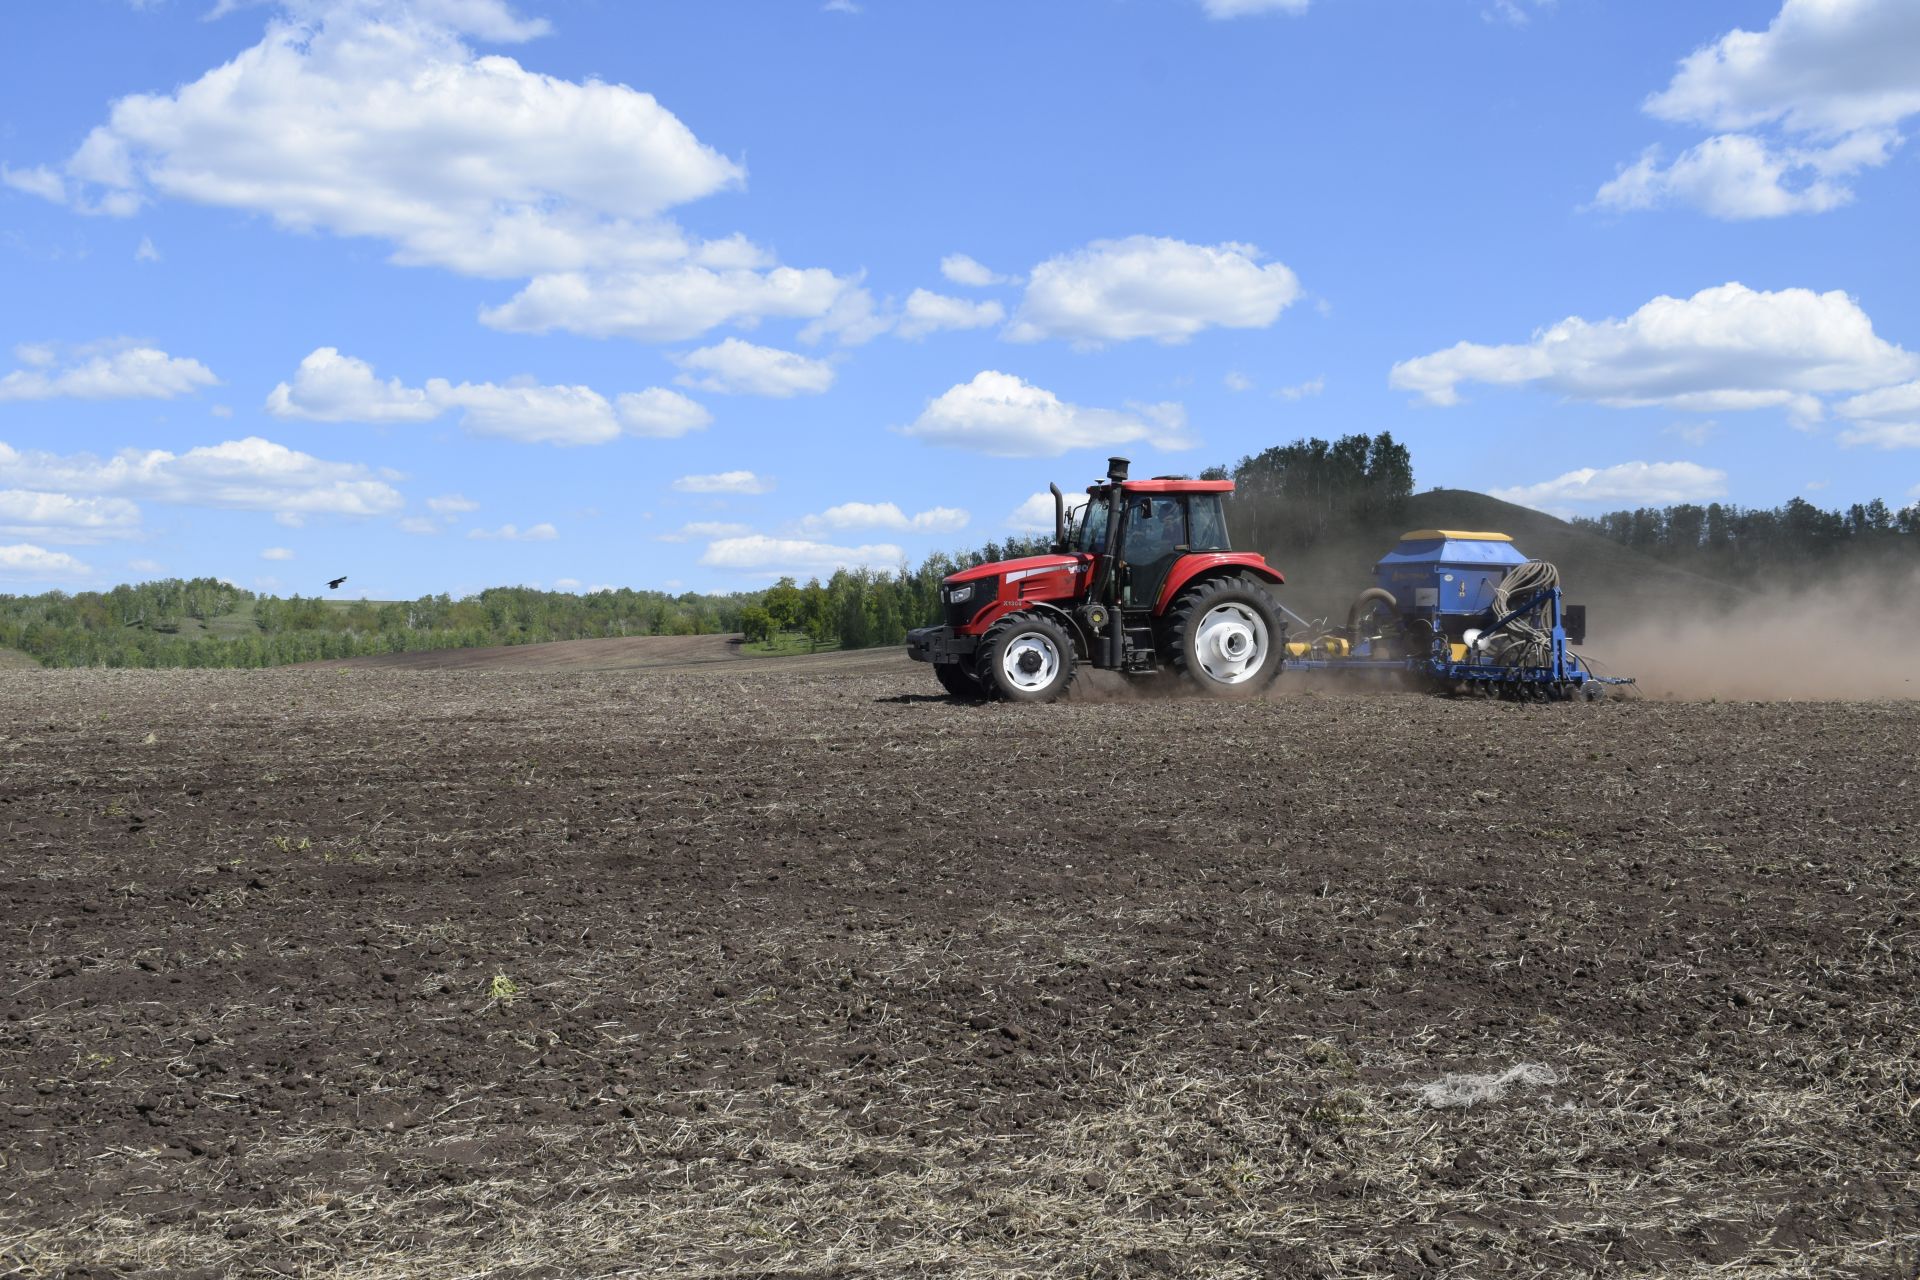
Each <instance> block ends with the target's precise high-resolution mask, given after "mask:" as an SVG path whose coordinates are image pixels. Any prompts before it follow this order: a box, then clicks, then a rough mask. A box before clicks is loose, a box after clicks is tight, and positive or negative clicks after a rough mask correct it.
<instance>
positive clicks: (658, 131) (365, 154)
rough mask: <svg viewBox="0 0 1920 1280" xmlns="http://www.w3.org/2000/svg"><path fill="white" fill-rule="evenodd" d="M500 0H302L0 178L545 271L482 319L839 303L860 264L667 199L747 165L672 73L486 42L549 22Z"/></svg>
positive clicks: (415, 253) (407, 258)
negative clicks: (776, 259) (561, 67)
mask: <svg viewBox="0 0 1920 1280" xmlns="http://www.w3.org/2000/svg"><path fill="white" fill-rule="evenodd" d="M545 29H546V25H545V23H544V22H541V21H527V20H522V19H520V18H517V17H516V16H514V14H513V12H512V10H511V9H510V8H508V7H507V6H506V5H504V4H501V3H498V2H497V0H409V2H407V3H401V2H400V0H290V2H289V3H288V4H286V5H285V6H284V11H283V13H282V16H280V17H277V18H276V19H274V20H273V21H272V22H271V23H270V25H269V26H268V28H267V32H266V35H265V37H264V38H263V39H262V40H261V41H260V43H258V44H256V45H254V46H253V47H252V48H249V49H246V50H244V51H243V52H241V53H240V54H239V55H237V56H236V57H235V58H233V60H232V61H230V62H227V63H225V64H224V65H222V66H219V67H216V68H214V69H212V70H210V71H208V72H206V73H205V74H204V75H202V76H201V77H200V78H198V79H197V80H194V81H192V82H191V83H189V84H186V85H184V86H183V87H181V88H179V89H178V90H176V91H175V92H174V93H172V94H134V95H130V96H128V97H125V98H121V99H119V100H118V101H116V102H115V103H113V105H112V107H111V108H110V110H109V112H108V118H107V121H106V123H104V124H102V125H100V126H99V127H97V128H95V129H94V130H93V131H92V132H91V133H90V134H89V135H88V136H87V138H86V140H85V141H84V142H83V143H82V144H81V146H80V147H79V148H78V149H77V150H76V151H75V152H74V153H73V155H72V156H71V157H70V158H69V159H68V160H67V161H66V162H65V164H64V166H63V171H62V172H55V171H54V170H53V169H51V168H48V167H46V166H40V167H37V168H33V169H28V170H13V169H6V170H0V181H5V182H6V183H7V184H8V185H11V186H14V187H16V188H18V189H20V190H23V191H28V192H31V193H32V194H35V195H39V196H42V197H44V198H46V199H50V200H55V201H57V202H60V203H64V204H67V205H69V206H70V207H72V208H74V209H76V210H78V211H81V212H85V213H106V214H119V215H127V214H131V213H134V212H136V211H137V210H138V209H139V208H140V207H141V206H142V204H144V203H146V202H147V201H148V200H150V199H152V198H155V197H166V198H173V199H180V200H190V201H195V202H198V203H202V204H208V205H215V206H219V207H223V208H230V209H240V210H245V211H248V212H254V213H260V214H264V215H266V216H268V217H271V218H272V219H273V220H274V221H275V222H276V223H277V224H278V225H280V226H282V227H284V228H287V229H289V230H292V231H299V232H307V231H324V232H329V233H332V234H335V235H340V236H352V237H370V238H373V239H377V240H381V241H384V242H386V243H387V244H389V245H391V246H392V258H393V261H395V262H397V263H401V264H405V265H432V266H438V267H442V268H445V269H448V270H451V271H456V272H459V273H461V274H464V275H473V276H484V277H491V278H499V279H513V278H526V277H531V280H530V281H529V283H528V284H527V285H526V286H525V287H524V288H523V289H522V290H521V291H520V292H519V293H518V294H517V295H516V296H514V297H513V298H512V299H511V300H509V301H508V302H506V303H504V304H503V305H500V306H497V307H493V308H489V309H487V310H485V311H484V312H483V313H482V319H483V320H484V321H485V322H486V323H488V324H492V325H495V326H497V327H499V328H503V329H510V330H516V331H532V332H543V331H545V330H548V329H555V328H560V329H570V330H573V331H576V332H581V333H588V334H599V335H604V334H612V333H621V334H626V335H629V336H633V337H639V338H645V339H652V340H669V339H671V340H678V339H684V338H689V337H693V336H695V335H697V334H699V333H702V332H704V331H705V330H706V329H707V328H710V327H712V326H713V325H715V324H719V323H723V322H726V321H737V322H740V323H752V322H753V321H754V320H756V319H758V318H759V317H761V316H767V315H803V316H815V315H819V314H821V313H823V312H824V311H825V310H826V309H827V308H828V307H829V306H830V305H831V304H832V302H833V300H834V298H835V297H836V296H837V295H838V293H839V292H840V290H842V289H843V288H846V287H848V286H849V282H847V281H843V280H840V279H838V278H836V277H835V276H833V275H832V274H831V273H830V272H826V271H817V270H814V271H795V270H793V269H791V268H784V267H782V268H778V269H771V270H769V269H768V268H772V267H773V264H772V263H771V262H770V261H769V260H768V258H767V255H766V254H764V253H763V252H762V251H760V250H758V249H754V248H753V247H752V246H749V245H746V244H745V242H744V241H741V240H740V239H739V238H738V237H730V238H727V239H722V240H719V241H711V242H696V241H694V240H691V239H689V237H688V236H687V235H686V234H685V233H684V232H683V231H682V230H681V228H680V227H679V226H677V225H676V224H675V223H674V222H673V221H672V220H671V219H670V218H668V217H667V216H666V214H667V211H668V210H670V209H672V208H674V207H676V206H679V205H682V204H686V203H688V202H690V201H694V200H698V199H701V198H703V197H706V196H708V195H711V194H714V193H715V192H719V191H723V190H727V189H730V188H738V187H740V186H742V185H743V184H744V182H745V177H746V172H745V169H744V167H743V166H742V165H740V164H739V163H737V162H736V161H734V160H731V159H729V158H728V157H726V156H724V155H722V154H720V153H719V152H717V151H715V150H714V149H713V148H711V147H708V146H706V145H705V144H703V143H702V142H701V141H700V140H699V139H698V138H697V137H695V136H694V134H693V132H692V131H691V130H689V129H688V128H687V126H686V125H685V124H684V123H683V122H682V121H681V120H680V119H679V118H678V117H676V116H675V115H674V114H673V112H672V111H670V110H668V109H667V108H666V107H665V106H663V105H662V104H661V103H660V102H658V101H657V100H656V99H655V98H654V97H653V96H652V95H651V94H648V93H644V92H641V91H639V90H636V89H633V88H630V87H628V86H626V85H623V84H611V83H607V82H605V81H601V80H585V81H571V80H565V79H561V78H559V77H557V76H550V75H544V74H541V73H539V72H536V71H532V70H529V69H527V68H525V67H523V66H522V65H521V64H520V63H519V62H517V61H516V60H514V59H513V58H511V57H507V56H503V55H498V54H494V55H489V56H480V55H478V54H476V53H475V51H474V50H473V49H472V48H470V47H469V46H468V44H467V43H466V41H465V40H464V39H463V37H474V38H477V39H479V40H483V41H493V42H505V41H519V40H524V39H527V38H529V33H533V32H538V31H544V30H545Z"/></svg>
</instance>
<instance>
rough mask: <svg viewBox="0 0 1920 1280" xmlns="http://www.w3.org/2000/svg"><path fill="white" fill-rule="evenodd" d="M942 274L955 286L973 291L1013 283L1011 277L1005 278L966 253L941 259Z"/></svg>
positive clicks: (952, 254) (951, 254)
mask: <svg viewBox="0 0 1920 1280" xmlns="http://www.w3.org/2000/svg"><path fill="white" fill-rule="evenodd" d="M940 274H941V275H943V276H945V277H946V278H947V279H949V280H951V281H953V282H954V283H955V284H963V285H966V286H968V287H969V288H973V289H984V288H986V287H987V286H989V285H996V284H1011V283H1013V278H1012V277H1011V276H1003V275H1001V274H1000V273H999V272H997V271H995V270H993V269H992V268H991V267H987V266H984V265H982V264H981V263H978V262H975V261H974V260H973V259H972V258H969V257H968V256H967V255H966V254H964V253H950V254H948V255H947V256H946V257H944V258H942V259H940Z"/></svg>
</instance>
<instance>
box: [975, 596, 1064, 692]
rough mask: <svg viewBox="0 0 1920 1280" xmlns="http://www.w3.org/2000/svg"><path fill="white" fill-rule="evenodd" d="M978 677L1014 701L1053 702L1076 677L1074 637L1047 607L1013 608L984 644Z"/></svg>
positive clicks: (988, 689)
mask: <svg viewBox="0 0 1920 1280" xmlns="http://www.w3.org/2000/svg"><path fill="white" fill-rule="evenodd" d="M979 672H980V675H979V679H980V682H981V684H982V685H984V686H985V689H986V691H987V692H988V693H992V694H996V695H998V696H999V697H1002V698H1005V699H1007V700H1008V701H1009V702H1052V701H1053V700H1054V699H1055V698H1058V697H1061V696H1062V695H1064V694H1065V693H1066V691H1067V687H1068V686H1069V685H1071V684H1072V683H1073V676H1074V660H1073V638H1072V637H1071V636H1069V635H1068V634H1067V632H1066V628H1064V627H1062V626H1061V625H1060V624H1059V623H1057V622H1055V621H1054V620H1053V619H1052V618H1049V617H1047V616H1046V615H1045V614H1042V613H1010V614H1008V615H1007V616H1006V617H1004V618H1002V619H1000V621H998V622H996V623H994V624H993V626H992V627H990V628H988V630H987V634H986V636H985V637H984V638H983V639H982V641H981V644H980V657H979Z"/></svg>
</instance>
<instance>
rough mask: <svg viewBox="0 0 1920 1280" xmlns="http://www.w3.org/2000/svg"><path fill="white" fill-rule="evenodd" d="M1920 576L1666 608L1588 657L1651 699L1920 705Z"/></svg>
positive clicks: (1602, 637) (1595, 639) (1593, 641)
mask: <svg viewBox="0 0 1920 1280" xmlns="http://www.w3.org/2000/svg"><path fill="white" fill-rule="evenodd" d="M1917 648H1920V570H1907V571H1905V572H1895V571H1888V572H1884V573H1856V574H1852V575H1850V576H1848V577H1846V578H1843V579H1837V580H1834V581H1830V582H1827V583H1824V584H1820V585H1815V586H1811V587H1797V588H1793V589H1782V590H1779V591H1773V592H1766V593H1761V594H1755V595H1754V596H1752V597H1751V598H1749V599H1748V600H1746V601H1744V602H1742V603H1740V604H1738V605H1736V606H1734V607H1733V608H1732V609H1728V610H1720V609H1713V610H1710V611H1709V610H1703V611H1700V612H1697V613H1693V614H1691V615H1688V614H1687V613H1685V612H1684V611H1678V610H1673V609H1671V608H1670V609H1668V610H1666V611H1659V610H1656V611H1654V612H1653V613H1651V614H1649V615H1642V616H1641V617H1639V618H1637V619H1636V620H1635V621H1634V622H1633V623H1632V624H1630V625H1628V626H1626V627H1624V628H1612V629H1610V630H1608V631H1607V632H1606V633H1605V634H1601V633H1600V632H1599V631H1596V632H1595V633H1594V634H1593V635H1591V636H1590V637H1589V643H1588V644H1586V645H1583V646H1582V647H1581V648H1580V650H1579V652H1580V654H1581V656H1582V657H1588V658H1591V659H1593V666H1594V669H1595V670H1596V671H1599V672H1601V673H1602V674H1605V675H1623V676H1634V677H1636V678H1637V679H1638V681H1639V684H1638V686H1637V692H1638V693H1639V694H1640V695H1641V696H1642V697H1647V698H1657V699H1661V700H1663V701H1676V702H1701V701H1705V700H1707V699H1709V698H1733V699H1743V700H1747V699H1750V700H1756V701H1769V702H1776V701H1781V700H1785V699H1804V700H1808V701H1854V700H1870V699H1882V698H1920V652H1917V651H1916V649H1917Z"/></svg>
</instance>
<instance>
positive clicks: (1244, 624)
mask: <svg viewBox="0 0 1920 1280" xmlns="http://www.w3.org/2000/svg"><path fill="white" fill-rule="evenodd" d="M1193 652H1194V657H1195V658H1197V659H1198V660H1199V663H1200V669H1201V670H1202V671H1205V672H1206V673H1207V678H1208V679H1209V680H1212V681H1214V682H1215V683H1217V684H1241V683H1244V682H1245V681H1248V680H1251V679H1252V678H1253V677H1254V676H1255V675H1257V674H1258V673H1259V671H1260V668H1261V667H1263V666H1265V665H1266V661H1267V624H1266V621H1265V619H1263V618H1261V616H1260V615H1259V613H1258V612H1256V611H1255V610H1253V609H1250V608H1248V607H1247V606H1246V605H1243V604H1223V605H1216V606H1214V607H1213V608H1212V609H1209V610H1207V612H1206V614H1205V615H1204V616H1203V617H1202V618H1201V619H1200V625H1199V627H1198V628H1197V629H1196V630H1195V632H1194V637H1193Z"/></svg>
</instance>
